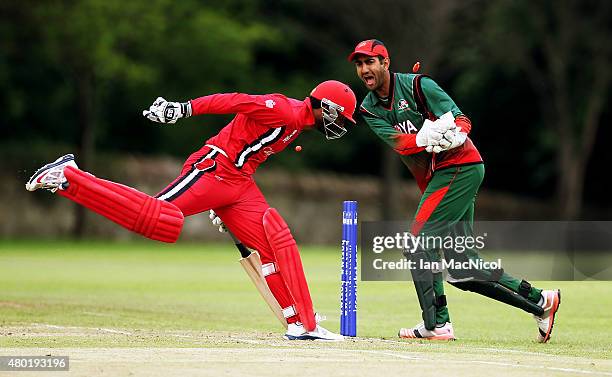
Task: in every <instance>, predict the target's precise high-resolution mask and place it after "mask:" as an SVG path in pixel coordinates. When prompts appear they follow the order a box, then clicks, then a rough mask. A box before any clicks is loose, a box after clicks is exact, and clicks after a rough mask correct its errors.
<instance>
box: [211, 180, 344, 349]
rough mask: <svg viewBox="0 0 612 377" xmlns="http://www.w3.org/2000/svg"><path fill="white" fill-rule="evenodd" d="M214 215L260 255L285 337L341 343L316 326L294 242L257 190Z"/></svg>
mask: <svg viewBox="0 0 612 377" xmlns="http://www.w3.org/2000/svg"><path fill="white" fill-rule="evenodd" d="M215 212H216V213H217V215H219V217H220V218H221V220H223V222H224V224H225V226H226V227H227V228H228V229H229V230H230V231H231V232H232V233H233V234H234V235H235V236H236V237H237V238H238V239H239V240H240V241H241V242H242V243H243V244H244V245H245V246H247V247H249V248H251V249H255V250H257V251H258V252H259V254H260V255H261V262H262V264H263V272H264V276H265V279H266V282H267V284H268V287H269V288H270V291H271V292H272V294H273V295H274V297H275V298H276V300H277V301H278V303H279V305H280V306H281V308H282V309H283V314H284V315H285V318H286V319H287V322H288V323H289V328H288V331H287V334H286V337H287V338H289V339H326V340H341V339H342V337H341V336H339V335H337V334H334V333H331V332H329V331H327V330H325V329H324V328H322V327H321V326H320V325H318V324H317V322H318V320H317V318H316V316H315V314H314V312H313V305H312V299H311V297H310V292H309V289H308V284H307V282H306V278H305V275H304V270H303V267H302V263H301V260H300V256H299V252H298V250H297V245H296V244H295V240H294V239H293V236H292V235H291V232H290V231H289V228H288V227H287V225H286V223H285V222H284V220H282V218H281V217H280V215H279V214H278V212H277V211H276V210H274V209H270V208H269V205H268V203H267V202H266V200H265V198H264V197H263V195H262V194H261V192H260V191H259V189H258V188H257V186H256V185H255V184H254V183H253V184H252V186H250V187H249V188H248V189H247V190H245V192H244V193H243V195H242V196H241V199H240V200H239V201H238V202H236V203H234V204H232V205H229V206H225V207H221V208H215Z"/></svg>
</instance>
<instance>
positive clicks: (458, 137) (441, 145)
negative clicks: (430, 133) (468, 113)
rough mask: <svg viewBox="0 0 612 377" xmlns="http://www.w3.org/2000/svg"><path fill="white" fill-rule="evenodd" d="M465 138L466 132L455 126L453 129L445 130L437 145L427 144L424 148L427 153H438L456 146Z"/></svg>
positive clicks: (461, 143) (463, 141)
mask: <svg viewBox="0 0 612 377" xmlns="http://www.w3.org/2000/svg"><path fill="white" fill-rule="evenodd" d="M466 139H467V133H465V132H461V128H460V127H456V126H455V129H454V130H449V131H446V133H445V134H444V137H443V138H442V139H441V140H440V141H438V144H437V145H428V146H427V148H425V150H426V151H427V152H429V153H440V152H444V151H447V150H450V149H453V148H457V147H459V146H461V145H463V143H465V140H466Z"/></svg>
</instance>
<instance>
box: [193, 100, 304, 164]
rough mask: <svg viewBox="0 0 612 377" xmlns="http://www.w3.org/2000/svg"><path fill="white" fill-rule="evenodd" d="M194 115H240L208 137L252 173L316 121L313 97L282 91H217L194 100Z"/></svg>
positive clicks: (211, 142)
mask: <svg viewBox="0 0 612 377" xmlns="http://www.w3.org/2000/svg"><path fill="white" fill-rule="evenodd" d="M190 102H191V108H192V113H193V115H199V114H233V113H235V114H236V116H235V117H234V119H232V121H231V122H229V124H228V125H227V126H225V127H223V129H222V130H221V131H220V132H219V133H218V134H217V135H215V136H213V137H211V138H210V139H208V140H207V141H206V144H207V145H214V146H216V147H217V148H220V149H221V150H223V151H224V152H225V153H224V154H226V155H227V157H228V158H229V159H230V160H231V161H232V162H233V163H234V165H235V166H236V169H237V170H238V171H240V172H241V173H242V174H244V175H252V174H253V173H254V172H255V170H257V167H258V166H259V165H260V164H261V163H262V162H264V161H265V160H266V159H267V158H268V157H269V156H270V155H273V154H275V153H278V152H280V151H282V150H283V149H285V148H286V147H287V146H288V145H289V144H290V143H291V142H292V141H293V140H295V138H296V137H297V136H298V135H299V134H300V133H301V132H302V130H303V129H304V127H305V126H307V125H313V124H314V116H313V114H312V105H311V104H310V98H306V99H305V100H304V101H299V100H295V99H293V98H288V97H285V96H284V95H282V94H266V95H250V94H244V93H227V94H213V95H209V96H204V97H200V98H197V99H194V100H191V101H190Z"/></svg>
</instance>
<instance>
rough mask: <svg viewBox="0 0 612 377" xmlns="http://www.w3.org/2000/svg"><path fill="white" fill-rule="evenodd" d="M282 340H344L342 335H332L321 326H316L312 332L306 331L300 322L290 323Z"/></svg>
mask: <svg viewBox="0 0 612 377" xmlns="http://www.w3.org/2000/svg"><path fill="white" fill-rule="evenodd" d="M284 338H285V339H287V340H326V341H333V342H340V341H343V340H344V337H343V336H342V335H340V334H336V333H333V332H331V331H329V330H327V329H326V328H324V327H322V326H321V325H317V327H315V329H314V330H313V331H306V329H305V328H304V326H303V325H302V324H301V323H300V322H296V323H290V324H289V326H288V327H287V333H286V334H285V336H284Z"/></svg>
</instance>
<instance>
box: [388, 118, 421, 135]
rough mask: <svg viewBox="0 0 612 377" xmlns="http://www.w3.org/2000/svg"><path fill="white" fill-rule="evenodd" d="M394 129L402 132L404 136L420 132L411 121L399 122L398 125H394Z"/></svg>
mask: <svg viewBox="0 0 612 377" xmlns="http://www.w3.org/2000/svg"><path fill="white" fill-rule="evenodd" d="M393 128H395V129H396V130H398V131H399V132H401V133H403V134H411V133H413V132H418V131H419V130H417V128H416V127H415V126H414V124H412V122H411V121H410V120H405V121H403V122H399V123H398V124H396V125H394V126H393Z"/></svg>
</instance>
